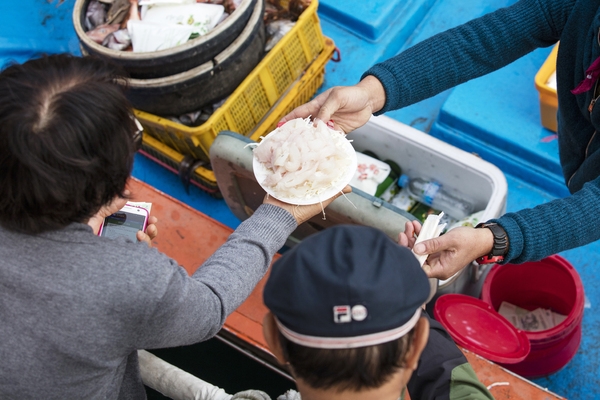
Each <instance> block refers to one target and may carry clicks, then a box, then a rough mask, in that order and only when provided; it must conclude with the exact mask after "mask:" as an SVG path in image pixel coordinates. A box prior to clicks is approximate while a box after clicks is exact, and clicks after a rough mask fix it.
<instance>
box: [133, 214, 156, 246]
mask: <svg viewBox="0 0 600 400" xmlns="http://www.w3.org/2000/svg"><path fill="white" fill-rule="evenodd" d="M157 222H158V218H156V217H155V216H154V215H151V216H150V218H148V225H147V226H146V231H145V232H142V231H138V232H137V234H136V235H135V236H136V238H137V240H138V241H139V242H146V244H147V245H148V247H152V241H153V240H154V238H155V237H156V236H158V228H157V227H156V223H157Z"/></svg>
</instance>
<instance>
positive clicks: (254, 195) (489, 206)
mask: <svg viewBox="0 0 600 400" xmlns="http://www.w3.org/2000/svg"><path fill="white" fill-rule="evenodd" d="M348 139H351V140H352V145H353V146H354V147H355V149H356V150H358V151H364V150H370V151H372V152H374V153H375V154H377V156H378V157H379V158H380V159H381V160H386V159H389V160H392V161H395V162H396V163H397V164H398V165H399V166H400V167H401V168H402V172H403V173H404V174H407V175H408V176H410V177H428V178H435V180H436V181H438V182H439V183H441V184H442V185H443V186H445V187H448V188H454V189H456V190H458V191H459V192H460V193H461V194H462V195H464V198H465V199H466V200H468V201H470V202H472V203H473V204H474V206H475V210H477V211H480V210H483V216H482V220H483V221H486V220H488V219H492V218H495V217H498V216H500V215H501V214H502V213H504V211H505V208H506V194H507V184H506V178H505V177H504V174H503V173H502V171H500V169H498V168H497V167H496V166H494V165H493V164H490V163H489V162H487V161H484V160H482V159H481V158H479V157H477V156H475V155H473V154H470V153H467V152H465V151H463V150H460V149H458V148H456V147H454V146H451V145H449V144H447V143H445V142H442V141H441V140H439V139H436V138H434V137H432V136H429V135H428V134H426V133H424V132H421V131H419V130H417V129H414V128H412V127H410V126H408V125H405V124H403V123H400V122H398V121H395V120H393V119H391V118H388V117H385V116H380V117H372V118H371V120H370V121H369V122H368V123H367V124H365V125H364V126H363V127H361V128H359V129H357V130H355V131H354V132H351V133H350V134H348ZM249 142H251V141H250V139H248V138H246V137H244V136H241V135H238V134H234V133H231V132H221V133H220V134H219V135H218V136H217V137H216V139H215V142H214V143H213V145H212V146H211V149H210V159H211V164H212V167H213V171H214V173H215V177H216V179H217V184H218V186H219V189H220V191H221V193H222V195H223V198H224V199H225V201H226V203H227V205H228V206H229V208H230V209H231V211H232V212H233V213H234V214H235V215H236V216H237V217H238V218H240V219H242V220H244V219H246V218H248V216H250V215H252V213H253V211H254V210H255V209H256V208H257V207H258V206H259V205H260V204H262V201H263V198H264V196H265V192H264V190H263V189H262V188H261V187H260V186H259V185H258V183H257V182H256V180H255V178H254V174H253V172H252V150H251V149H250V148H249V147H244V146H245V145H246V144H247V143H249ZM325 213H326V219H325V220H323V216H322V215H318V216H315V217H313V218H312V219H311V220H309V221H307V222H306V223H304V224H302V225H301V226H299V227H298V229H297V230H296V231H294V233H293V234H292V235H291V237H290V240H289V241H288V245H289V246H292V245H294V244H295V243H297V242H298V241H300V240H302V239H303V238H305V237H307V236H308V235H310V234H312V233H316V232H318V231H320V230H323V229H326V228H327V227H329V226H333V225H337V224H342V223H345V224H360V225H368V226H373V227H376V228H379V229H381V230H382V231H384V232H385V233H386V234H387V235H388V236H390V237H391V238H393V239H394V240H397V238H398V233H400V232H402V231H404V225H405V223H406V222H407V221H410V220H415V219H416V218H415V217H414V216H412V215H411V214H409V213H407V212H406V211H404V210H401V209H399V208H397V207H395V206H393V205H391V204H389V203H387V202H385V201H383V200H381V199H379V198H376V197H373V196H371V195H369V194H367V193H365V192H363V191H361V190H358V189H353V192H352V193H350V194H348V195H347V198H344V197H343V196H342V197H340V198H338V199H336V200H335V201H334V202H333V203H332V204H331V205H330V206H329V207H327V209H326V210H325ZM483 272H487V271H481V270H480V269H479V266H478V265H477V264H476V263H472V264H471V265H470V266H468V267H467V268H465V269H463V270H462V271H460V272H459V273H457V274H456V275H455V276H453V277H452V278H450V279H448V280H446V281H441V282H440V283H439V286H438V295H441V294H444V293H465V294H470V295H473V296H479V292H480V290H481V282H482V279H480V278H481V276H482V275H483Z"/></svg>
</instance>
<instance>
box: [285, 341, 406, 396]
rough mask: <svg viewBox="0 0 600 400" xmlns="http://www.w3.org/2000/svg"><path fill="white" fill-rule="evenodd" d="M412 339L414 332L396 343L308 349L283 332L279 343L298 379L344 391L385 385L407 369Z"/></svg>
mask: <svg viewBox="0 0 600 400" xmlns="http://www.w3.org/2000/svg"><path fill="white" fill-rule="evenodd" d="M413 336H414V329H412V330H411V331H410V332H409V333H408V334H406V335H404V336H402V337H401V338H398V339H396V340H392V341H390V342H386V343H382V344H378V345H374V346H366V347H358V348H354V349H317V348H312V347H306V346H302V345H299V344H297V343H294V342H291V341H289V340H288V339H286V338H285V337H284V336H283V335H282V334H281V332H280V333H279V340H280V343H281V349H282V351H283V356H284V358H285V359H286V361H288V362H289V363H290V367H291V368H292V370H293V373H294V375H295V377H296V378H301V379H302V380H303V381H305V382H306V383H307V384H308V385H310V386H311V387H313V388H315V389H335V390H337V391H339V392H342V391H346V390H353V391H360V390H364V389H374V388H378V387H380V386H382V385H383V384H384V383H386V382H387V381H388V380H389V379H390V378H391V377H392V375H393V374H394V373H395V372H396V371H398V370H399V369H400V368H404V366H405V358H406V355H407V352H408V349H409V348H410V347H411V346H412V342H413Z"/></svg>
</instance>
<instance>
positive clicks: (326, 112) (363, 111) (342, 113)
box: [280, 75, 385, 133]
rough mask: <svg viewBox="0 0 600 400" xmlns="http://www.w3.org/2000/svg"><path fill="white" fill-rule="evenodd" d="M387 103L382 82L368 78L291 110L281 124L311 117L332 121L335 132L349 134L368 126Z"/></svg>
mask: <svg viewBox="0 0 600 400" xmlns="http://www.w3.org/2000/svg"><path fill="white" fill-rule="evenodd" d="M384 104H385V90H384V89H383V86H382V85H381V82H379V80H378V79H377V78H375V77H374V76H371V75H369V76H367V77H365V79H363V80H362V81H360V83H358V84H357V85H354V86H336V87H333V88H331V89H329V90H327V91H325V92H323V93H321V94H320V95H318V96H317V97H315V98H314V99H313V100H311V101H310V102H308V103H306V104H303V105H301V106H299V107H297V108H296V109H294V110H292V112H290V113H289V114H288V115H286V116H284V117H283V118H282V119H281V121H280V123H284V122H287V121H289V120H292V119H295V118H307V117H309V116H312V117H313V119H314V120H315V121H316V120H322V121H324V122H328V121H330V120H333V124H334V126H333V127H334V129H337V130H342V131H343V132H345V133H348V132H351V131H353V130H355V129H356V128H360V127H361V126H363V125H364V124H366V123H367V122H368V121H369V118H371V115H373V113H375V112H377V111H379V110H381V109H382V108H383V106H384Z"/></svg>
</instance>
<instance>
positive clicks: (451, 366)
mask: <svg viewBox="0 0 600 400" xmlns="http://www.w3.org/2000/svg"><path fill="white" fill-rule="evenodd" d="M428 294H429V283H428V278H427V275H426V274H425V272H424V271H423V270H422V268H421V267H420V264H419V262H418V261H417V259H416V258H415V256H414V255H413V254H412V252H411V250H410V249H409V248H407V247H402V246H400V245H398V244H397V243H394V242H393V241H392V240H391V239H390V238H389V237H387V236H386V235H385V234H384V233H383V232H381V231H380V230H377V229H375V228H370V227H365V226H356V225H338V226H335V227H332V228H328V229H326V230H324V231H322V232H320V233H317V234H315V235H312V236H310V237H308V238H307V239H305V240H304V241H303V242H302V243H300V244H298V245H297V246H295V247H294V248H292V249H291V250H289V251H287V252H286V253H285V254H284V255H283V256H282V257H281V258H280V259H279V260H277V261H276V262H275V264H274V265H273V267H272V270H271V274H270V276H269V279H268V281H267V283H266V285H265V288H264V292H263V296H264V303H265V305H266V306H267V308H268V309H269V312H268V313H267V315H266V316H265V319H264V322H263V329H264V335H265V339H266V341H267V343H268V345H269V347H270V349H271V351H272V352H273V354H274V355H275V357H276V358H277V360H278V361H279V362H280V363H282V364H288V365H289V369H290V371H291V373H292V375H293V376H294V378H295V380H296V386H297V388H298V390H299V392H300V393H299V394H298V393H296V392H294V391H290V392H288V393H286V394H285V395H282V396H280V398H279V399H289V400H292V399H299V398H300V396H301V398H302V399H303V400H325V399H327V400H338V399H344V400H359V399H360V400H362V399H380V400H396V399H399V398H403V397H404V393H405V390H406V389H408V392H409V394H410V396H411V398H412V399H467V398H468V399H493V397H492V396H491V394H490V393H489V392H488V391H487V389H486V388H485V386H483V385H482V384H481V382H479V380H478V379H477V377H476V376H475V372H474V371H473V369H472V367H471V366H470V365H469V363H468V362H467V360H466V358H465V357H464V355H463V354H462V352H461V351H460V350H459V349H458V347H456V345H455V344H454V342H453V341H452V339H451V338H450V336H449V335H448V334H447V333H446V332H445V331H444V329H443V328H442V327H441V325H440V324H439V323H437V322H436V321H434V320H432V319H430V318H429V317H428V316H427V314H426V312H425V311H424V310H423V308H422V306H423V304H424V303H425V301H426V300H427V297H428Z"/></svg>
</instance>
